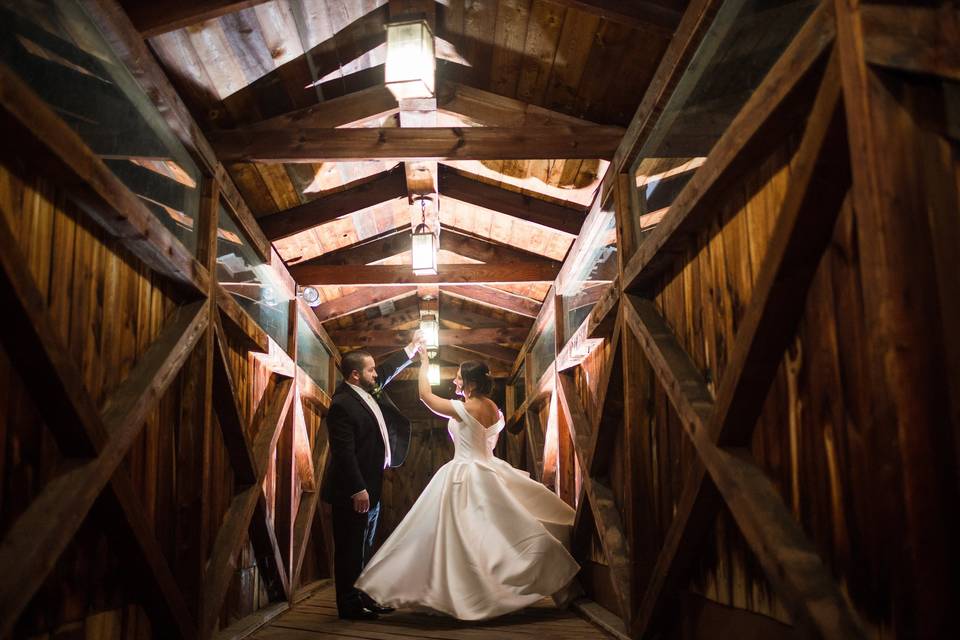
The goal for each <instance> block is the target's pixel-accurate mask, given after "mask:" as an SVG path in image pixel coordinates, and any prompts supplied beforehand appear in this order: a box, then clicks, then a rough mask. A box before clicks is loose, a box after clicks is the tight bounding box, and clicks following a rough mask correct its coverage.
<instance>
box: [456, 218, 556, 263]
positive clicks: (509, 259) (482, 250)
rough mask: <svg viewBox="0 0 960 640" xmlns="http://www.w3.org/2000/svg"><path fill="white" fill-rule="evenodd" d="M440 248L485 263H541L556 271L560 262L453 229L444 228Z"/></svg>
mask: <svg viewBox="0 0 960 640" xmlns="http://www.w3.org/2000/svg"><path fill="white" fill-rule="evenodd" d="M440 248H441V249H446V250H447V251H451V252H453V253H456V254H459V255H461V256H464V257H465V258H472V259H474V260H480V261H481V262H487V263H498V264H504V263H516V262H520V263H523V262H543V263H544V264H549V265H551V266H553V267H555V268H556V269H557V271H558V272H559V270H560V267H561V262H560V261H559V260H553V259H551V258H547V257H544V256H542V255H540V254H538V253H533V252H530V251H525V250H524V249H522V248H520V247H515V246H513V245H509V244H502V243H499V242H496V241H494V240H490V239H488V238H483V237H481V236H477V235H474V234H471V233H468V232H466V231H461V230H460V229H457V228H454V227H449V226H448V227H444V228H443V233H441V234H440Z"/></svg>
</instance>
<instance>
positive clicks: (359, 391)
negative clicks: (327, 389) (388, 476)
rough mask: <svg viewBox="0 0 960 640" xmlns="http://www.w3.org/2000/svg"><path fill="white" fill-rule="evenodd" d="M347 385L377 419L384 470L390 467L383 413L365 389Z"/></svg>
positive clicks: (387, 437) (385, 423) (388, 443)
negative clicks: (381, 442) (381, 441)
mask: <svg viewBox="0 0 960 640" xmlns="http://www.w3.org/2000/svg"><path fill="white" fill-rule="evenodd" d="M347 384H348V385H350V388H351V389H353V390H354V391H356V392H357V395H359V396H360V397H361V398H362V399H363V401H364V402H366V403H367V406H368V407H370V410H371V411H373V416H374V417H375V418H376V419H377V424H378V425H380V435H381V436H382V437H383V468H384V469H386V468H387V467H389V466H390V436H389V434H388V433H387V422H386V420H384V419H383V411H381V410H380V405H378V404H377V400H376V398H374V397H373V396H372V395H370V394H369V393H368V392H367V390H366V389H364V388H363V387H358V386H357V385H355V384H350V383H349V382H348V383H347Z"/></svg>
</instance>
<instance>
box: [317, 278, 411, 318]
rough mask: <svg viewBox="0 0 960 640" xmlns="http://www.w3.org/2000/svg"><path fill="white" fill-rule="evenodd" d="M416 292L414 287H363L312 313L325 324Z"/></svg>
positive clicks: (318, 307)
mask: <svg viewBox="0 0 960 640" xmlns="http://www.w3.org/2000/svg"><path fill="white" fill-rule="evenodd" d="M416 292H417V288H416V287H415V286H410V287H389V288H386V289H378V288H375V287H364V288H362V289H360V290H358V291H354V292H353V293H348V294H347V295H345V296H340V297H339V298H334V299H333V300H328V301H327V302H324V303H322V304H319V305H317V306H316V307H314V309H313V312H314V314H316V316H317V319H318V320H320V322H327V321H328V320H333V319H334V318H339V317H341V316H346V315H349V314H351V313H355V312H357V311H362V310H363V309H369V308H370V307H376V306H377V305H381V304H383V303H384V302H393V301H395V300H399V299H401V298H406V297H407V296H410V295H414V294H416Z"/></svg>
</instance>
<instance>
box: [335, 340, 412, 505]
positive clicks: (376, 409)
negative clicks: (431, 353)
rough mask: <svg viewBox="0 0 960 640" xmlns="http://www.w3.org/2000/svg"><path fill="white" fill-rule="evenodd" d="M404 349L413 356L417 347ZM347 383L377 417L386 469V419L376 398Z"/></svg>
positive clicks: (388, 460)
mask: <svg viewBox="0 0 960 640" xmlns="http://www.w3.org/2000/svg"><path fill="white" fill-rule="evenodd" d="M404 351H405V352H406V354H407V357H408V358H413V354H415V353H416V352H417V348H416V347H415V346H413V344H408V345H407V346H406V347H404ZM347 385H348V386H349V387H350V388H351V389H353V390H354V391H356V392H357V395H358V396H360V397H361V398H362V399H363V401H364V402H366V403H367V406H368V407H370V410H371V411H373V416H374V417H375V418H376V419H377V424H378V425H379V426H380V437H382V438H383V468H384V469H386V468H387V467H389V466H390V435H389V434H388V433H387V421H386V420H384V418H383V411H381V410H380V405H378V404H377V399H376V398H374V397H373V396H372V395H370V393H368V392H367V390H366V389H364V388H363V387H359V386H357V385H355V384H351V383H349V382H347ZM360 493H362V491H361V492H358V493H355V494H354V496H356V495H359V494H360ZM351 497H353V496H351Z"/></svg>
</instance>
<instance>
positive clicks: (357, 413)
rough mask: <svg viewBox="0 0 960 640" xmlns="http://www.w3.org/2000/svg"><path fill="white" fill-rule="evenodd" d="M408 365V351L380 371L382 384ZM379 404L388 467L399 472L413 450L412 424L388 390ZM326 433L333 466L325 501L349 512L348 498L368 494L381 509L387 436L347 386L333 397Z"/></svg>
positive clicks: (327, 477) (325, 485) (327, 478)
mask: <svg viewBox="0 0 960 640" xmlns="http://www.w3.org/2000/svg"><path fill="white" fill-rule="evenodd" d="M406 360H407V354H406V352H404V351H400V352H399V353H398V354H395V355H394V356H391V357H389V358H387V359H386V360H385V361H384V362H383V363H382V364H381V365H380V366H378V367H377V378H378V382H379V383H380V384H383V382H384V381H385V380H386V379H387V377H388V376H389V374H391V373H393V372H394V371H396V370H397V368H398V367H399V366H400V365H402V364H403V363H404V362H406ZM376 400H377V404H378V405H379V406H380V411H381V413H383V419H384V422H386V424H387V434H388V435H389V438H390V466H391V467H399V466H400V465H401V464H403V461H404V460H405V459H406V457H407V449H408V448H409V446H410V421H409V420H408V419H407V418H406V417H404V416H403V414H401V413H400V410H399V409H398V408H397V406H396V405H395V404H394V403H393V400H391V399H390V396H389V395H387V392H386V390H383V391H381V392H380V394H379V395H378V396H377V397H376ZM327 433H328V434H329V438H330V464H329V465H328V466H327V472H326V473H325V474H324V476H325V477H324V482H323V494H322V495H323V499H324V500H325V501H326V502H329V503H331V504H334V505H338V504H339V505H342V506H351V505H352V501H351V498H350V496H352V495H353V494H355V493H357V492H359V491H363V490H364V489H366V490H367V493H369V494H370V504H371V505H375V504H377V503H378V502H379V501H380V489H381V485H382V481H383V456H384V447H383V436H382V435H381V434H380V425H379V424H378V423H377V418H376V416H374V414H373V410H371V409H370V407H369V406H368V405H367V403H366V402H364V400H363V398H361V397H360V395H359V394H358V393H357V392H356V391H354V390H353V389H352V388H350V385H348V384H347V383H346V382H343V383H341V384H340V386H339V387H337V390H336V391H335V392H334V394H333V401H332V403H331V404H330V411H329V412H327Z"/></svg>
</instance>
